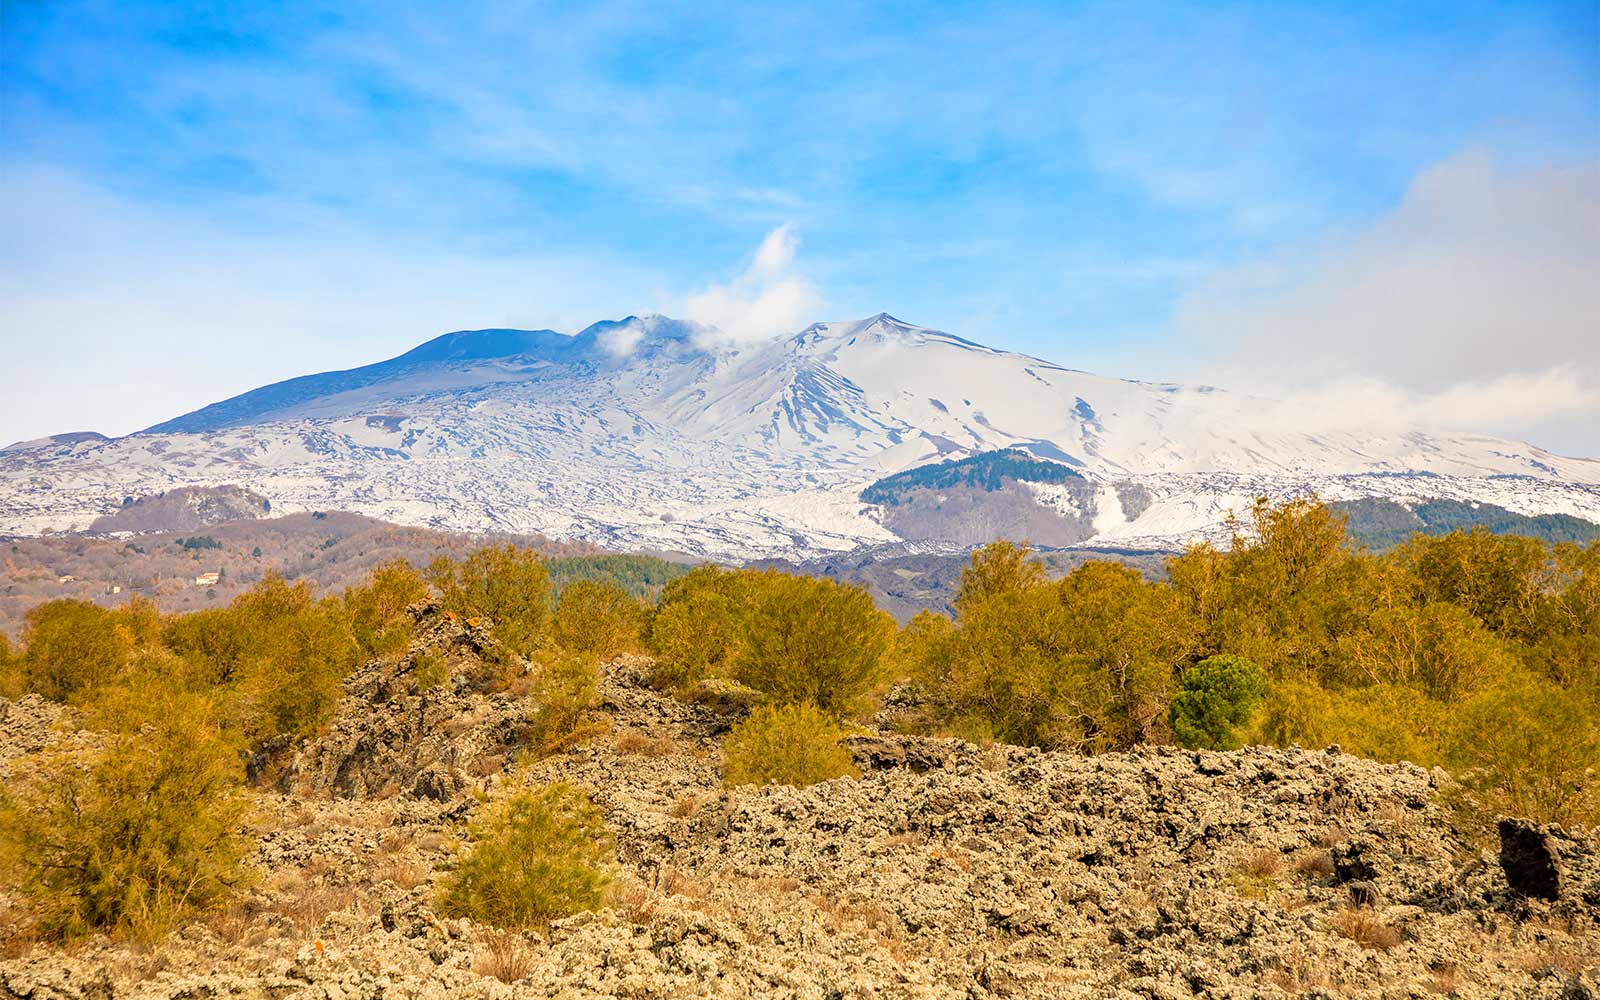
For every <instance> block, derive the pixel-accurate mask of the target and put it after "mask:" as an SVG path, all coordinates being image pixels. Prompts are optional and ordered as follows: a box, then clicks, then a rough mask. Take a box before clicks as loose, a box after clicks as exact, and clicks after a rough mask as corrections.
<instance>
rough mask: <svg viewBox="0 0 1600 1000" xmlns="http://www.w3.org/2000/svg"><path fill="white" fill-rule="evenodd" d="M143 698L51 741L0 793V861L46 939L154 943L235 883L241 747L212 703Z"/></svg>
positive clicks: (164, 695) (197, 698)
mask: <svg viewBox="0 0 1600 1000" xmlns="http://www.w3.org/2000/svg"><path fill="white" fill-rule="evenodd" d="M141 695H142V698H141V699H140V700H137V701H135V702H132V703H130V704H129V706H128V710H130V711H131V710H133V709H135V708H136V709H137V720H136V719H135V717H133V716H130V715H127V714H124V715H123V718H122V721H123V722H124V725H123V726H122V727H121V728H122V729H123V731H121V732H113V733H111V734H109V735H107V736H106V737H105V738H104V741H103V742H102V743H101V744H100V745H98V746H82V745H69V744H62V745H59V746H58V747H57V748H56V749H55V750H53V751H51V752H49V753H47V754H46V755H44V757H43V758H42V759H41V760H40V762H39V764H38V766H37V767H36V768H34V769H32V770H31V772H30V773H29V774H28V775H26V776H25V777H24V778H23V779H22V780H20V781H18V782H16V783H14V784H13V785H11V786H8V787H6V788H5V789H4V790H3V791H0V868H3V869H4V871H5V872H6V876H7V877H6V882H7V884H8V885H11V886H14V887H15V889H16V890H17V892H18V894H19V895H20V897H21V898H22V899H24V900H25V901H26V902H27V904H28V907H29V911H30V915H31V918H32V920H33V921H34V922H35V924H36V929H37V931H38V932H39V933H40V934H41V935H43V936H45V937H47V938H52V939H70V938H77V937H82V936H83V935H86V934H89V933H91V932H94V931H110V932H114V933H117V934H121V935H125V936H129V937H133V938H137V939H140V940H147V941H148V940H153V939H154V938H157V937H159V936H161V935H162V934H164V933H165V932H166V931H167V930H168V929H170V928H171V927H173V926H174V925H175V924H177V923H178V922H179V921H180V920H182V919H183V918H185V917H186V916H188V915H189V914H191V913H194V912H196V911H201V910H204V909H206V908H208V907H214V906H216V905H218V904H219V903H221V902H222V901H224V900H225V899H227V898H228V897H229V896H230V895H231V893H232V892H233V890H235V889H236V888H237V887H238V886H239V885H241V884H242V882H243V881H244V877H245V876H244V872H243V870H242V868H241V866H240V858H241V856H242V852H243V843H242V841H241V838H240V836H239V826H240V821H241V819H242V817H243V813H244V802H243V800H242V798H241V797H240V794H239V787H240V785H241V783H242V775H241V773H240V767H239V756H238V752H237V748H236V747H235V746H234V745H233V743H232V742H231V741H230V740H229V739H228V738H227V737H226V735H225V733H224V731H223V729H222V727H221V726H220V725H219V723H218V722H217V720H216V717H215V712H214V706H213V705H212V704H211V702H210V701H209V699H207V698H205V697H204V696H201V695H186V694H179V693H175V692H172V691H171V689H170V688H167V689H166V690H165V691H164V692H158V691H154V690H150V689H147V690H145V691H143V692H141ZM151 695H159V697H158V700H157V701H155V702H151V701H149V700H147V699H148V698H149V697H150V696H151ZM133 721H142V725H139V726H137V728H135V727H133V726H131V725H128V724H127V723H129V722H133Z"/></svg>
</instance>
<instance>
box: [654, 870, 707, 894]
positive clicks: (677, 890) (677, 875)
mask: <svg viewBox="0 0 1600 1000" xmlns="http://www.w3.org/2000/svg"><path fill="white" fill-rule="evenodd" d="M661 892H662V894H663V895H667V896H683V897H685V898H687V899H705V898H706V895H707V892H706V887H705V883H703V882H699V881H697V880H696V879H694V878H692V877H691V876H689V875H686V874H684V873H683V872H681V871H679V870H678V869H676V868H668V869H667V870H666V871H665V872H663V873H662V874H661Z"/></svg>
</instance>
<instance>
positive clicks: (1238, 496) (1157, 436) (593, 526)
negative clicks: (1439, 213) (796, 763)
mask: <svg viewBox="0 0 1600 1000" xmlns="http://www.w3.org/2000/svg"><path fill="white" fill-rule="evenodd" d="M1265 407H1266V404H1265V403H1264V402H1263V401H1261V400H1257V399H1255V398H1253V397H1251V396H1248V395H1243V394H1236V393H1231V392H1228V391H1226V390H1220V389H1215V388H1213V387H1209V386H1201V387H1189V386H1183V385H1178V384H1173V383H1157V382H1141V381H1137V380H1132V379H1118V378H1111V377H1106V376H1101V375H1095V374H1091V373H1088V372H1083V371H1080V370H1077V369H1073V368H1069V367H1066V366H1064V365H1061V364H1058V363H1055V362H1052V361H1047V360H1044V359H1041V358H1036V357H1032V356H1029V355H1025V354H1020V353H1017V352H1011V351H1004V350H999V349H996V348H992V347H988V346H985V345H983V344H979V343H977V342H975V341H971V340H968V339H966V338H963V337H960V336H957V335H954V334H950V333H946V332H943V331H940V330H936V329H931V328H927V327H921V326H916V325H914V324H911V323H907V322H905V321H902V320H899V319H897V318H895V317H894V316H892V315H890V314H888V313H878V314H875V315H873V316H869V317H866V318H865V319H860V320H853V321H846V322H822V323H813V324H810V325H809V326H807V327H805V328H804V329H802V330H800V331H798V332H796V333H793V334H789V335H786V336H782V337H776V338H772V339H769V340H763V341H758V342H753V343H752V342H737V341H733V340H730V339H728V338H727V337H725V336H723V335H721V334H720V333H719V332H718V331H715V330H713V329H711V328H708V327H704V326H700V325H698V324H694V323H690V322H685V321H681V320H675V319H672V318H670V317H665V316H659V315H644V316H628V317H624V318H622V319H619V320H606V321H601V322H599V323H594V324H591V325H589V326H587V327H585V328H584V329H583V330H580V331H578V332H577V333H574V334H565V333H558V332H556V331H552V330H529V331H523V330H510V329H499V328H493V329H487V330H462V331H454V332H451V333H447V334H443V335H441V336H439V337H435V338H432V339H430V340H428V341H425V342H424V343H422V344H419V345H417V346H416V347H414V348H412V349H411V350H409V351H406V352H404V353H402V354H400V355H397V356H395V357H393V358H389V359H387V360H385V361H380V362H376V363H374V364H372V365H366V366H361V367H358V368H353V369H348V370H345V371H337V372H323V373H315V374H310V375H304V376H300V377H298V378H295V379H288V380H285V381H282V382H278V383H273V384H271V385H267V386H262V387H260V388H258V389H254V390H251V391H249V392H246V393H242V394H239V395H237V396H234V397H231V398H229V399H224V400H221V401H219V402H217V403H213V404H210V405H209V406H206V407H202V408H200V409H198V410H195V411H192V412H190V413H187V414H182V415H180V416H178V417H174V418H172V419H171V420H168V421H164V422H162V423H159V424H156V425H153V426H152V427H149V428H146V429H145V430H143V431H140V432H138V433H137V434H134V435H130V436H128V437H125V438H119V439H114V440H109V441H82V440H80V441H62V442H61V443H58V444H54V443H50V442H49V441H48V440H47V441H45V442H44V443H43V444H42V445H41V446H39V447H34V448H31V449H29V450H26V451H20V452H11V453H7V454H5V455H3V456H0V531H3V532H12V533H19V534H27V533H37V532H39V531H43V530H62V529H69V528H73V527H81V526H82V525H84V524H87V523H88V522H89V521H92V520H93V519H94V517H96V516H99V515H100V514H104V513H107V512H109V511H110V510H112V509H114V507H115V505H116V504H117V503H120V501H121V499H122V497H124V496H127V495H136V496H137V495H147V494H152V493H159V492H162V491H165V490H169V489H173V488H178V487H183V486H215V485H221V484H224V483H227V484H237V485H239V486H241V487H243V488H246V489H250V490H252V491H254V492H256V493H259V494H261V495H262V496H265V497H268V498H270V499H271V500H272V502H273V504H274V509H275V510H284V511H293V510H308V509H312V510H314V509H349V510H354V511H357V512H361V513H365V514H369V515H371V516H374V517H379V518H382V519H385V520H391V521H397V522H400V523H412V524H423V525H428V526H434V527H451V528H462V529H468V530H489V531H516V532H538V533H541V534H546V535H549V536H551V537H555V538H567V539H573V540H581V541H585V542H589V543H592V544H596V545H602V546H606V547H613V548H627V547H637V548H655V549H672V550H680V551H685V552H689V553H694V554H702V555H707V556H714V557H718V558H730V559H746V558H767V557H794V556H805V555H807V554H815V553H818V552H826V551H840V550H844V549H850V548H854V547H857V546H860V545H872V544H884V543H893V542H896V541H904V540H907V539H909V538H926V537H928V532H930V531H931V532H933V533H934V535H937V530H938V529H937V528H927V529H924V528H922V527H917V526H911V527H909V528H908V527H907V526H908V525H909V521H908V520H907V517H906V516H905V515H904V513H903V512H902V514H901V515H900V516H898V518H890V517H888V516H887V515H886V511H885V509H884V508H882V507H879V506H875V505H873V504H871V503H864V502H863V501H862V499H861V497H860V494H861V491H862V489H864V488H865V487H866V486H868V485H869V484H871V483H872V482H874V481H876V480H878V479H881V478H883V477H885V476H886V475H891V474H893V473H896V472H900V471H902V470H905V469H910V468H913V467H917V466H921V465H925V464H928V463H933V462H939V461H947V460H960V459H964V458H969V457H973V456H978V455H982V454H985V453H988V452H996V451H1003V450H1007V449H1016V450H1020V451H1023V452H1026V453H1028V454H1030V455H1032V456H1034V457H1036V458H1039V459H1044V460H1047V461H1052V462H1058V463H1062V464H1064V465H1066V466H1069V467H1070V468H1071V469H1072V470H1073V471H1074V472H1076V473H1077V474H1079V475H1080V476H1081V477H1082V478H1083V482H1082V483H1078V484H1075V486H1074V489H1073V490H1070V491H1063V490H1062V489H1058V488H1056V487H1054V486H1052V484H1049V483H1028V484H1022V485H1020V486H1008V487H1007V488H1008V489H1011V490H1021V491H1023V492H1024V493H1025V494H1026V495H1021V494H1018V495H1015V496H1011V497H1009V499H1007V500H1006V502H1007V503H1009V504H1010V505H1011V507H1012V508H1013V509H1011V510H1010V512H1009V513H1007V514H1006V516H1005V517H1004V518H1000V519H999V520H997V521H996V522H995V523H997V524H998V523H1002V522H1003V523H1006V524H1012V525H1017V524H1022V525H1035V524H1042V523H1044V522H1041V521H1040V518H1044V519H1045V521H1049V520H1050V518H1052V517H1060V518H1066V519H1068V520H1071V521H1072V522H1073V525H1074V526H1073V527H1072V529H1071V531H1070V532H1067V533H1066V534H1062V533H1060V532H1052V531H1046V532H1045V533H1046V534H1048V535H1050V536H1051V537H1055V538H1057V539H1058V541H1059V540H1065V539H1067V538H1069V537H1070V538H1071V539H1072V540H1073V543H1075V544H1076V543H1082V544H1099V545H1118V546H1132V547H1171V546H1172V545H1174V544H1180V543H1181V542H1183V541H1185V540H1192V539H1194V538H1198V537H1208V536H1210V535H1214V534H1216V533H1217V532H1218V531H1219V530H1220V527H1219V526H1220V525H1221V524H1222V523H1223V521H1224V520H1225V518H1226V512H1227V511H1228V510H1230V509H1240V508H1242V507H1243V506H1245V505H1247V504H1248V503H1249V502H1250V501H1251V500H1252V499H1253V498H1254V497H1255V496H1257V495H1265V496H1270V497H1276V498H1282V497H1286V496H1292V495H1299V494H1301V493H1304V492H1306V491H1309V490H1315V491H1318V492H1319V493H1322V494H1324V495H1326V496H1328V497H1329V498H1330V499H1358V498H1361V497H1378V498H1383V499H1388V500H1406V499H1408V498H1409V499H1419V498H1433V499H1441V500H1459V501H1469V502H1480V501H1481V502H1488V503H1494V504H1498V505H1500V506H1505V507H1506V508H1507V509H1509V510H1512V511H1514V512H1516V513H1519V514H1526V515H1540V514H1569V515H1573V516H1579V517H1584V518H1587V519H1589V520H1597V519H1600V461H1594V460H1589V459H1575V458H1565V457H1562V456H1557V455H1553V454H1551V453H1549V452H1546V451H1544V450H1542V449H1539V448H1536V447H1533V446H1531V445H1526V444H1522V443H1518V442H1512V441H1504V440H1500V439H1496V438H1490V437H1486V436H1482V435H1470V434H1429V433H1424V432H1420V431H1407V432H1397V431H1391V430H1386V429H1373V430H1370V431H1363V432H1356V431H1350V430H1340V431H1328V430H1313V431H1305V432H1302V431H1296V430H1293V429H1290V428H1285V427H1282V426H1278V425H1277V424H1275V423H1272V422H1269V421H1267V420H1264V419H1263V418H1262V410H1263V409H1264V408H1265ZM1129 497H1136V498H1138V501H1137V502H1136V503H1129V502H1127V498H1129ZM993 499H998V497H996V498H993ZM928 501H929V504H931V505H934V506H936V505H937V504H938V503H939V502H940V501H939V497H938V495H937V494H930V496H929V498H928ZM975 502H977V503H978V506H979V508H981V507H982V505H983V503H984V502H987V501H985V499H984V498H983V497H978V498H977V499H976V501H975ZM929 504H925V505H924V506H929ZM929 509H930V510H931V509H932V507H931V506H929ZM975 511H976V512H975V516H976V517H977V518H978V520H979V521H980V522H981V521H983V520H984V519H983V517H982V513H983V512H982V510H980V509H975ZM1041 512H1042V513H1041ZM891 522H894V523H891ZM897 524H898V525H899V526H898V527H897V526H896V525H897ZM907 530H909V531H910V534H907V533H906V531H907ZM972 530H973V531H976V532H978V533H980V534H981V532H982V531H984V530H987V529H985V528H984V527H983V526H982V524H981V523H980V524H978V525H977V526H976V527H975V528H972Z"/></svg>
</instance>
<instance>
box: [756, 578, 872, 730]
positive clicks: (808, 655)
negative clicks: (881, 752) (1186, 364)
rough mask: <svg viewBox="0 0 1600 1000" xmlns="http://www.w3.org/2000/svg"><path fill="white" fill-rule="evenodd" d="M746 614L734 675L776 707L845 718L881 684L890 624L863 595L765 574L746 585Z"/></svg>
mask: <svg viewBox="0 0 1600 1000" xmlns="http://www.w3.org/2000/svg"><path fill="white" fill-rule="evenodd" d="M745 593H746V594H747V595H748V601H749V604H748V611H747V613H746V614H745V615H744V616H743V619H742V622H741V624H742V630H741V642H740V646H739V650H738V654H737V656H736V657H735V658H734V660H733V672H734V676H735V678H736V679H737V680H738V681H740V682H741V683H743V684H746V685H749V686H750V687H752V688H754V689H755V690H757V691H760V692H761V693H762V694H764V695H766V696H767V697H769V698H771V699H773V700H775V701H778V702H784V703H789V702H801V701H809V702H811V703H813V704H815V705H816V706H818V707H819V708H822V709H825V710H828V711H832V712H838V713H841V714H848V713H851V712H855V711H858V710H859V709H861V708H862V706H863V705H864V704H865V701H866V697H867V695H868V693H869V692H870V691H871V690H872V688H873V686H874V685H876V684H877V683H878V682H879V681H880V680H882V679H883V663H884V654H885V653H887V652H888V649H889V644H890V643H891V642H892V641H893V639H894V633H895V625H894V619H892V618H890V617H889V616H888V615H886V614H884V613H883V612H882V611H879V610H878V608H877V606H876V605H874V604H873V603H872V598H871V597H870V596H868V594H867V592H866V591H865V590H862V589H861V588H860V587H856V586H853V585H849V584H840V583H836V582H835V581H833V580H827V579H819V578H816V577H808V576H790V575H788V574H784V573H778V572H774V571H768V572H764V573H751V574H749V575H748V577H747V579H746V582H745Z"/></svg>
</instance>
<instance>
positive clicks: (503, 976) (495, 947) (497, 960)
mask: <svg viewBox="0 0 1600 1000" xmlns="http://www.w3.org/2000/svg"><path fill="white" fill-rule="evenodd" d="M533 960H534V950H533V946H532V945H531V944H529V943H528V940H527V939H526V938H524V937H523V936H522V935H521V934H518V933H516V932H515V931H505V930H496V931H490V932H488V933H487V934H485V935H484V938H483V941H482V943H481V944H479V945H478V951H477V954H476V955H474V956H473V958H472V971H473V972H476V973H477V974H478V975H480V976H492V977H493V978H495V979H498V980H500V981H501V982H502V983H515V982H518V981H520V980H523V979H526V978H528V976H529V975H531V974H532V973H533Z"/></svg>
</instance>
